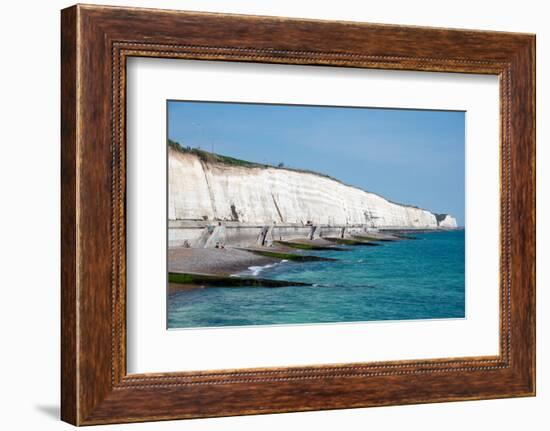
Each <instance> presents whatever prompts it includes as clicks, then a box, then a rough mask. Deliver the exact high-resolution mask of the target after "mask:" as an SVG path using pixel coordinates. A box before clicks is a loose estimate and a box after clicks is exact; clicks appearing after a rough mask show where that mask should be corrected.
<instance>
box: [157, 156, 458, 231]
mask: <svg viewBox="0 0 550 431" xmlns="http://www.w3.org/2000/svg"><path fill="white" fill-rule="evenodd" d="M168 163H169V186H168V196H169V199H168V215H169V219H170V220H209V221H214V220H227V221H238V222H242V223H258V224H273V223H274V222H276V223H304V224H306V223H308V222H310V223H313V224H322V225H335V224H339V225H343V224H362V225H366V226H368V227H415V228H437V227H438V226H441V227H456V221H455V220H454V218H452V217H451V216H447V217H446V218H445V219H443V220H442V221H441V222H439V223H438V220H437V218H436V215H435V214H433V213H431V212H429V211H427V210H423V209H419V208H414V207H410V206H405V205H398V204H395V203H392V202H389V201H388V200H386V199H384V198H382V197H380V196H378V195H376V194H373V193H369V192H366V191H364V190H361V189H358V188H355V187H351V186H347V185H344V184H342V183H340V182H338V181H335V180H333V179H330V178H327V177H323V176H321V175H316V174H313V173H305V172H297V171H292V170H288V169H280V168H270V167H267V168H263V167H247V166H246V167H245V166H236V165H229V164H223V163H211V162H204V161H202V160H201V159H200V158H199V157H198V156H197V155H195V154H192V153H183V152H180V151H177V150H174V149H172V148H169V155H168ZM452 221H454V225H452ZM441 223H444V225H443V224H441Z"/></svg>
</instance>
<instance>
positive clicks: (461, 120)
mask: <svg viewBox="0 0 550 431" xmlns="http://www.w3.org/2000/svg"><path fill="white" fill-rule="evenodd" d="M168 137H169V138H170V139H173V140H175V141H178V142H179V143H180V144H182V145H184V146H190V147H200V148H202V149H204V150H207V151H212V150H213V151H214V152H215V153H219V154H223V155H228V156H232V157H237V158H241V159H245V160H250V161H253V162H259V163H268V164H275V165H276V164H278V163H280V162H282V163H284V164H285V166H289V167H295V168H302V169H311V170H314V171H318V172H322V173H324V174H328V175H331V176H333V177H335V178H338V179H339V180H341V181H343V182H345V183H347V184H350V185H354V186H357V187H360V188H362V189H365V190H368V191H372V192H375V193H378V194H380V195H382V196H384V197H386V198H387V199H390V200H392V201H395V202H399V203H405V204H411V205H416V206H419V207H421V208H425V209H428V210H430V211H433V212H437V213H450V214H452V215H453V216H455V217H456V218H457V221H458V224H459V225H461V226H463V225H464V198H465V195H464V187H465V183H464V169H465V165H464V162H465V159H464V158H465V154H464V144H465V113H464V112H457V111H426V110H404V109H374V108H342V107H321V106H298V105H263V104H242V103H215V102H214V103H212V102H185V101H169V102H168Z"/></svg>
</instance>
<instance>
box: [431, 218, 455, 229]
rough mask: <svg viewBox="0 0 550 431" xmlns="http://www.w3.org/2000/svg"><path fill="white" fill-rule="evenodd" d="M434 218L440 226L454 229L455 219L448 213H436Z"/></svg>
mask: <svg viewBox="0 0 550 431" xmlns="http://www.w3.org/2000/svg"><path fill="white" fill-rule="evenodd" d="M436 218H437V224H438V225H439V227H441V228H446V229H455V228H456V227H457V223H456V219H455V218H454V217H453V216H451V215H449V214H438V215H437V216H436Z"/></svg>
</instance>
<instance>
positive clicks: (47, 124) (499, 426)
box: [0, 0, 550, 431]
mask: <svg viewBox="0 0 550 431" xmlns="http://www.w3.org/2000/svg"><path fill="white" fill-rule="evenodd" d="M71 3H72V2H70V1H61V0H50V1H48V2H44V1H37V0H30V1H26V2H5V4H3V5H2V6H3V7H2V15H1V18H0V20H1V24H2V25H0V32H1V36H2V41H3V42H4V43H3V45H2V52H3V56H2V58H3V62H2V68H1V69H0V74H1V79H0V94H2V97H1V99H0V100H1V105H0V106H1V107H2V112H1V114H2V118H3V122H2V127H0V142H2V156H1V157H0V184H2V189H1V190H2V202H3V205H2V210H1V211H0V226H2V227H3V230H2V240H1V242H0V257H1V258H2V271H1V272H0V281H1V286H2V288H3V289H2V292H3V295H4V297H3V298H2V301H0V322H1V327H2V347H3V348H2V355H0V367H1V369H2V370H3V374H2V384H1V385H0V396H1V400H2V401H3V405H4V406H6V407H5V408H4V409H3V411H2V416H1V417H0V426H1V427H2V428H3V429H9V430H19V429H40V430H42V431H49V430H70V429H74V428H73V427H71V426H69V425H67V424H63V423H61V422H59V421H58V420H57V418H56V417H57V415H58V413H57V411H58V408H59V407H58V406H59V403H58V399H59V387H58V385H59V9H60V8H62V7H66V6H68V5H70V4H71ZM100 3H102V4H119V5H131V6H147V7H164V8H173V9H188V10H208V11H220V12H233V13H249V14H264V15H286V16H295V17H309V18H320V19H346V20H359V21H370V22H381V23H394V24H412V25H430V26H442V27H458V28H478V29H487V30H504V31H525V32H536V33H537V56H538V58H537V76H538V79H537V91H538V95H537V113H538V118H539V122H538V125H537V135H538V141H539V143H541V145H539V148H538V151H537V154H538V160H539V163H538V166H539V169H538V172H537V177H538V184H539V185H540V184H542V185H547V184H550V170H549V169H543V167H544V166H547V165H549V164H550V146H549V145H546V144H547V143H548V142H549V139H550V136H549V132H550V126H549V123H548V122H547V121H545V120H544V119H547V118H549V117H550V98H549V96H550V92H549V84H550V63H549V59H550V56H549V53H550V27H549V26H548V15H549V14H548V10H547V6H546V3H545V2H542V1H538V0H524V1H522V2H518V1H504V0H500V1H496V0H494V1H486V2H480V1H477V0H462V1H461V2H454V3H448V2H441V1H437V0H429V1H423V0H417V1H407V0H400V1H386V2H358V1H355V0H340V1H338V2H311V1H306V0H303V1H297V0H264V1H257V2H250V1H248V0H179V1H178V0H117V1H111V0H102V1H101V2H100ZM539 189H540V188H539ZM537 211H538V220H539V221H544V220H550V194H549V193H548V192H547V191H545V189H544V188H542V189H540V190H539V195H538V201H537ZM537 244H538V246H537V247H538V257H539V262H542V263H544V262H548V261H549V260H550V228H549V227H548V224H547V223H544V222H540V223H539V226H538V240H537ZM537 278H538V286H539V289H538V295H537V302H538V306H537V308H538V311H539V312H538V318H537V320H538V322H537V324H538V330H537V333H538V343H537V351H538V364H539V365H538V390H537V392H538V396H537V398H524V399H508V400H494V401H474V402H460V403H442V404H431V405H418V406H403V407H384V408H372V409H355V410H339V411H329V412H310V413H295V414H283V415H265V416H255V417H235V418H222V419H207V420H196V421H186V422H181V421H180V422H162V423H153V424H134V425H122V426H99V427H96V428H94V430H113V431H116V430H136V431H137V430H155V431H157V430H159V431H162V430H180V431H190V430H194V431H207V430H240V431H248V430H250V431H252V430H253V431H256V430H259V429H261V430H279V429H316V430H333V429H346V430H365V429H372V430H394V429H397V430H399V429H403V430H405V429H406V430H408V431H415V430H422V431H439V430H441V429H444V430H446V431H468V430H474V429H478V428H491V429H495V430H499V431H509V430H510V431H511V430H514V431H515V430H518V429H530V430H544V429H546V428H547V426H548V423H550V410H549V409H548V405H549V403H550V373H549V370H550V366H549V365H548V364H550V350H549V349H550V329H549V328H550V317H549V314H548V312H547V310H548V309H549V308H550V297H549V295H548V293H547V289H545V287H546V286H548V285H550V271H549V270H548V265H539V269H538V271H537Z"/></svg>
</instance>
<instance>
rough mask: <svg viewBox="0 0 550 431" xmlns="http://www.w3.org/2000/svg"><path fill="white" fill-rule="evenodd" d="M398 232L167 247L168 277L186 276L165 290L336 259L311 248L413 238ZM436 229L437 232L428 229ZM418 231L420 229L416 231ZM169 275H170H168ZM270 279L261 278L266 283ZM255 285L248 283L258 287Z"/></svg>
mask: <svg viewBox="0 0 550 431" xmlns="http://www.w3.org/2000/svg"><path fill="white" fill-rule="evenodd" d="M404 231H406V230H405V229H401V230H400V231H399V232H398V231H397V230H394V231H393V232H391V233H389V232H385V233H381V232H378V233H369V234H364V235H355V236H354V237H352V238H337V237H329V238H316V239H307V238H296V239H292V240H289V241H275V243H276V245H273V246H258V245H250V246H248V247H246V248H244V247H223V248H198V247H169V248H168V272H169V274H170V276H171V277H172V276H176V277H179V278H181V277H187V278H188V279H187V278H186V281H181V280H180V281H174V280H170V282H169V290H170V291H171V292H172V291H178V290H182V289H192V288H200V287H208V286H215V285H220V284H221V283H220V280H221V279H223V280H225V281H226V283H227V285H234V279H235V278H237V279H241V280H242V281H243V282H244V283H245V284H246V282H247V280H248V281H250V280H252V279H257V280H261V278H260V277H259V276H260V274H261V273H262V272H263V270H264V269H268V268H272V267H274V266H276V265H280V264H281V263H284V262H302V263H304V262H310V261H337V260H339V259H337V258H336V259H335V258H332V257H331V258H327V257H321V256H317V255H315V254H310V253H309V252H311V251H314V250H333V251H338V252H340V251H342V252H344V251H349V250H351V249H352V248H353V247H355V246H365V245H367V246H373V245H376V246H384V245H388V244H390V243H392V242H399V241H408V240H414V239H416V238H414V237H410V236H406V235H403V232H404ZM431 232H438V231H431ZM417 233H420V232H417ZM172 278H173V277H172ZM270 281H273V282H276V281H274V280H263V281H262V282H265V283H269V282H270ZM261 284H262V283H259V284H254V283H252V284H250V283H249V285H255V286H259V285H261Z"/></svg>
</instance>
